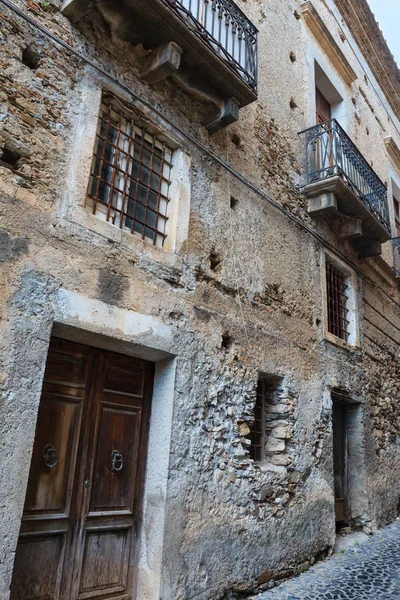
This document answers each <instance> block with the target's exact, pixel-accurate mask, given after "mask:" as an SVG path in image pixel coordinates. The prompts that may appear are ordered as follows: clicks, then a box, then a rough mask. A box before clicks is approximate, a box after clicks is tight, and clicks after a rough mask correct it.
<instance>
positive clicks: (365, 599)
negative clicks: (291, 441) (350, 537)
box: [254, 521, 400, 600]
mask: <svg viewBox="0 0 400 600" xmlns="http://www.w3.org/2000/svg"><path fill="white" fill-rule="evenodd" d="M255 599H257V600H400V521H397V522H396V523H394V524H393V525H391V526H389V527H387V528H386V529H384V530H382V531H381V532H379V533H378V534H376V535H374V536H373V537H372V538H371V539H370V540H368V541H367V542H364V543H363V544H361V545H360V546H356V547H353V548H351V549H349V550H347V551H346V552H345V553H344V554H338V555H335V556H333V557H332V558H330V559H328V560H327V561H325V562H323V563H320V564H318V565H316V566H314V567H313V568H312V569H310V570H309V571H308V572H306V573H304V574H302V575H300V577H296V578H295V579H292V580H290V581H288V582H286V583H284V584H282V585H280V586H279V587H277V588H275V589H274V590H271V591H269V592H264V593H262V594H258V595H257V596H254V600H255Z"/></svg>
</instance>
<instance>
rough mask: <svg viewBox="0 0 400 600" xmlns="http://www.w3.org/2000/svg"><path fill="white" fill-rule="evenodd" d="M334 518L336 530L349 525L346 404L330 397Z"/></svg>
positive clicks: (335, 397)
mask: <svg viewBox="0 0 400 600" xmlns="http://www.w3.org/2000/svg"><path fill="white" fill-rule="evenodd" d="M332 400H333V407H332V422H333V472H334V485H335V517H336V524H337V526H338V528H340V527H344V526H348V525H349V485H348V483H349V482H348V475H349V465H348V404H346V402H345V401H344V400H343V399H341V398H340V397H339V396H336V395H332Z"/></svg>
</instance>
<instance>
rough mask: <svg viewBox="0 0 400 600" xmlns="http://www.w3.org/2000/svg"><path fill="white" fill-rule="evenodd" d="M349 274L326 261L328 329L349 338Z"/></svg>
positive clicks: (341, 336) (337, 335) (342, 338)
mask: <svg viewBox="0 0 400 600" xmlns="http://www.w3.org/2000/svg"><path fill="white" fill-rule="evenodd" d="M348 279H349V278H348V275H347V274H346V273H344V272H343V271H341V270H340V269H339V268H338V267H336V266H335V265H333V264H332V263H331V262H329V261H326V286H327V308H328V331H329V333H332V334H333V335H335V336H336V337H338V338H340V339H341V340H344V341H345V342H348V340H349V335H350V331H349V324H350V321H349V319H348V316H349V308H348V285H349V282H348Z"/></svg>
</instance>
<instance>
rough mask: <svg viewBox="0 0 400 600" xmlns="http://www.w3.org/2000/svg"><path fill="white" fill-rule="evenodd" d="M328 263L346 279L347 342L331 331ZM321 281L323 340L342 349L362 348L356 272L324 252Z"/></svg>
mask: <svg viewBox="0 0 400 600" xmlns="http://www.w3.org/2000/svg"><path fill="white" fill-rule="evenodd" d="M327 262H329V263H330V264H332V265H333V266H334V267H335V268H336V269H338V270H339V271H340V272H341V273H342V274H343V275H344V276H345V277H346V283H347V288H346V296H347V306H346V308H347V311H348V312H347V320H348V326H347V333H348V339H347V341H346V340H344V339H342V338H340V337H338V336H336V335H335V334H333V333H331V332H330V331H329V314H328V282H327V272H326V271H327ZM321 281H322V301H323V302H322V314H323V319H322V322H323V338H324V339H325V340H327V341H328V342H331V343H333V344H335V345H337V346H340V347H341V348H344V349H347V350H351V349H356V348H358V347H359V346H360V331H359V308H358V299H359V291H358V290H359V286H358V278H357V275H356V273H355V271H354V270H353V269H352V268H351V267H349V265H347V264H346V263H345V262H344V261H342V260H340V259H339V258H338V257H336V256H335V255H333V254H331V253H330V252H328V251H326V250H325V251H323V252H322V259H321Z"/></svg>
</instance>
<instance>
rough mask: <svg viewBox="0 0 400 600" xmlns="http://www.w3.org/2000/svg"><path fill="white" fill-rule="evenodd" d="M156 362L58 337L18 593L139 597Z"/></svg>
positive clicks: (24, 597) (27, 598)
mask: <svg viewBox="0 0 400 600" xmlns="http://www.w3.org/2000/svg"><path fill="white" fill-rule="evenodd" d="M152 381H153V365H152V364H151V363H148V362H146V361H143V360H138V359H135V358H131V357H127V356H123V355H120V354H115V353H112V352H107V351H105V350H99V349H96V348H91V347H89V346H82V345H79V344H75V343H72V342H67V341H64V340H60V339H55V338H53V339H52V340H51V344H50V348H49V353H48V358H47V364H46V371H45V375H44V383H43V390H42V397H41V402H40V408H39V413H38V422H37V426H36V436H35V443H34V448H33V455H32V463H31V469H30V474H29V482H28V488H27V494H26V499H25V507H24V513H23V518H22V524H21V531H20V537H19V542H18V547H17V553H16V558H15V566H14V574H13V581H12V586H11V600H39V599H40V600H44V599H46V600H77V599H78V598H79V599H82V600H83V599H89V598H90V599H91V600H97V599H99V598H102V599H103V598H107V600H126V599H127V598H129V599H131V598H132V595H133V593H134V589H135V578H136V568H135V567H136V564H137V558H138V550H139V538H140V523H141V501H142V495H143V487H144V472H145V463H146V455H147V438H148V430H149V418H150V404H151V393H152Z"/></svg>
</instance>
